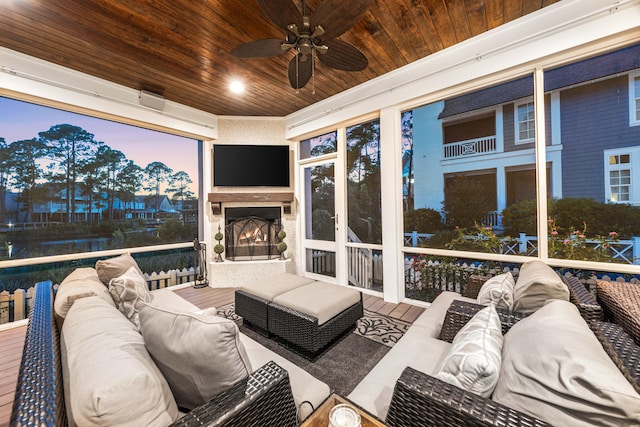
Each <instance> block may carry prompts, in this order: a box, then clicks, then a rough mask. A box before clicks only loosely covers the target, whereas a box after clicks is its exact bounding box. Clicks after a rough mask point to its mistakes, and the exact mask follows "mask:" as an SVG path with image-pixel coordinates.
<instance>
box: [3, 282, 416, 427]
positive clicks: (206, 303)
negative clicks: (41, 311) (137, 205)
mask: <svg viewBox="0 0 640 427" xmlns="http://www.w3.org/2000/svg"><path fill="white" fill-rule="evenodd" d="M234 291H235V289H234V288H215V289H214V288H209V287H206V288H201V289H194V288H192V287H188V288H182V289H178V290H176V291H174V292H175V293H177V294H178V295H180V296H181V297H182V298H184V299H186V300H188V301H189V302H191V303H192V304H194V305H196V306H198V307H199V308H203V309H204V308H208V307H221V306H223V305H226V304H229V303H232V302H233V301H234ZM363 302H364V308H365V310H369V311H374V312H377V313H380V314H384V315H385V316H390V317H393V318H396V319H400V320H403V321H405V322H410V323H413V321H414V320H416V318H417V317H418V316H419V315H420V314H421V313H422V312H423V311H424V308H422V307H417V306H415V305H410V304H404V303H401V304H391V303H388V302H384V300H383V299H382V298H379V297H376V296H373V295H366V294H365V295H364V297H363ZM26 332H27V327H26V326H20V327H17V328H12V329H7V330H3V331H0V427H5V426H8V425H9V418H10V416H11V407H12V405H13V397H14V393H15V388H16V381H17V378H18V370H19V367H20V360H21V358H22V347H23V346H24V337H25V334H26Z"/></svg>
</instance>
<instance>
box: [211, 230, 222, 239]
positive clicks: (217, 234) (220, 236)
mask: <svg viewBox="0 0 640 427" xmlns="http://www.w3.org/2000/svg"><path fill="white" fill-rule="evenodd" d="M213 238H214V239H216V240H217V241H220V240H222V239H224V235H223V234H222V233H221V232H219V231H218V232H217V233H216V234H215V236H213Z"/></svg>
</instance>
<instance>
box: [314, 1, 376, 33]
mask: <svg viewBox="0 0 640 427" xmlns="http://www.w3.org/2000/svg"><path fill="white" fill-rule="evenodd" d="M373 3H375V0H349V1H348V2H345V1H344V0H324V1H323V2H322V3H320V6H318V8H317V9H316V10H315V12H314V13H313V15H311V28H312V29H314V28H316V26H318V25H320V26H322V28H323V29H324V34H323V35H322V37H321V39H322V40H329V39H333V38H335V37H338V36H339V35H341V34H342V33H344V32H345V31H347V30H349V29H351V27H353V26H354V25H356V23H357V22H358V21H359V20H360V19H361V18H362V16H363V15H364V14H365V12H366V11H367V9H369V7H371V5H372V4H373Z"/></svg>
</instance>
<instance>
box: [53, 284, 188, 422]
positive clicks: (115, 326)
mask: <svg viewBox="0 0 640 427" xmlns="http://www.w3.org/2000/svg"><path fill="white" fill-rule="evenodd" d="M103 286H104V285H103ZM60 352H61V356H62V357H61V361H62V374H63V382H64V392H65V401H66V408H67V414H68V417H69V421H70V422H69V424H70V425H72V426H73V425H77V426H89V425H91V426H99V425H100V426H132V427H134V426H152V425H153V426H164V425H169V424H171V423H172V422H173V421H175V420H176V419H177V418H178V407H177V405H176V402H175V400H174V398H173V395H172V394H171V390H170V389H169V385H168V384H167V381H166V380H165V379H164V377H163V376H162V373H161V372H160V370H159V369H158V367H157V366H156V364H155V363H154V362H153V360H152V359H151V356H150V355H149V353H148V352H147V349H146V348H145V343H144V340H143V338H142V336H141V335H140V333H138V331H136V329H135V326H134V325H133V324H131V322H129V321H128V320H127V319H125V318H124V316H122V314H121V313H119V312H118V310H116V309H115V307H113V306H112V305H109V304H108V303H107V302H105V301H104V300H102V299H100V298H98V297H95V296H92V297H88V298H82V299H79V300H77V301H76V302H75V303H74V304H73V306H71V308H70V309H69V313H68V314H67V317H66V319H65V321H64V324H63V325H62V332H61V335H60Z"/></svg>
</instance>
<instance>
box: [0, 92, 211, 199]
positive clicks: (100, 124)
mask: <svg viewBox="0 0 640 427" xmlns="http://www.w3.org/2000/svg"><path fill="white" fill-rule="evenodd" d="M59 124H70V125H73V126H78V127H80V128H82V129H84V130H85V131H87V132H89V133H92V134H93V135H94V139H95V140H96V141H102V142H104V143H105V144H106V145H108V146H109V147H110V148H112V149H114V150H120V151H122V152H123V153H124V154H125V156H126V157H127V160H133V161H134V163H135V164H137V165H138V166H140V167H142V168H144V167H145V166H147V165H148V164H149V163H151V162H156V161H158V162H162V163H164V164H165V165H167V166H169V167H170V168H171V169H173V171H174V172H178V171H185V172H186V173H187V174H189V177H190V178H191V180H192V181H193V184H192V185H191V191H193V192H194V193H195V194H197V188H198V186H197V182H198V143H197V141H196V140H194V139H189V138H184V137H181V136H175V135H170V134H167V133H163V132H157V131H153V130H148V129H142V128H139V127H135V126H130V125H125V124H121V123H116V122H112V121H108V120H104V119H97V118H94V117H89V116H85V115H82V114H76V113H70V112H67V111H62V110H57V109H55V108H49V107H43V106H40V105H35V104H30V103H28V102H22V101H16V100H13V99H9V98H4V97H0V138H4V139H5V142H6V143H7V144H10V143H12V142H14V141H20V140H25V139H32V138H37V137H38V132H43V131H47V130H49V128H51V127H52V126H55V125H59Z"/></svg>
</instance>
